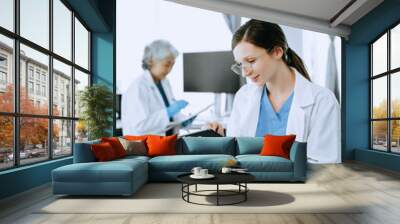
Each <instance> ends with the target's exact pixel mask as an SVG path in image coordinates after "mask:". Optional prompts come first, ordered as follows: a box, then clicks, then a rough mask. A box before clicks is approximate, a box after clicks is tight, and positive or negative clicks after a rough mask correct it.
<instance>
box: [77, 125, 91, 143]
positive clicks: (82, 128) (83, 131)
mask: <svg viewBox="0 0 400 224" xmlns="http://www.w3.org/2000/svg"><path fill="white" fill-rule="evenodd" d="M88 139H89V138H88V128H87V125H86V122H85V121H84V120H78V121H75V143H77V142H85V141H87V140H88Z"/></svg>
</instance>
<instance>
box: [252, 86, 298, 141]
mask: <svg viewBox="0 0 400 224" xmlns="http://www.w3.org/2000/svg"><path fill="white" fill-rule="evenodd" d="M292 101H293V92H292V94H291V95H290V96H289V97H288V98H287V99H286V101H285V103H284V104H283V105H282V107H281V109H280V111H278V112H275V110H274V108H273V107H272V104H271V101H269V98H268V94H267V88H264V91H263V93H262V96H261V99H260V112H259V116H258V123H257V130H256V137H264V136H265V135H267V134H270V135H286V126H287V122H288V117H289V111H290V107H291V105H292Z"/></svg>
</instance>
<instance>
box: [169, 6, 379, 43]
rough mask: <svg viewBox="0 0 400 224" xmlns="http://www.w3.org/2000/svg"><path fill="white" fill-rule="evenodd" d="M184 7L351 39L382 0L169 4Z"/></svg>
mask: <svg viewBox="0 0 400 224" xmlns="http://www.w3.org/2000/svg"><path fill="white" fill-rule="evenodd" d="M168 1H172V2H176V3H180V4H184V5H189V6H194V7H198V8H203V9H208V10H214V11H217V12H222V13H227V14H233V15H237V16H242V17H249V18H255V19H260V20H266V21H269V22H275V23H278V24H281V25H287V26H293V27H297V28H302V29H308V30H313V31H317V32H322V33H328V34H333V35H337V36H342V37H348V36H349V35H350V32H351V25H352V24H353V23H355V22H356V21H357V20H359V19H360V18H361V17H362V16H364V15H365V14H367V13H368V12H369V11H371V10H372V9H374V8H375V7H376V6H378V5H379V4H380V3H382V2H383V0H168Z"/></svg>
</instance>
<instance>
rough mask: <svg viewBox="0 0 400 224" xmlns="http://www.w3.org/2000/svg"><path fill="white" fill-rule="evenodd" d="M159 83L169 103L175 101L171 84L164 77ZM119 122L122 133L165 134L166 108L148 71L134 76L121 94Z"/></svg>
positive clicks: (166, 123)
mask: <svg viewBox="0 0 400 224" xmlns="http://www.w3.org/2000/svg"><path fill="white" fill-rule="evenodd" d="M161 85H162V87H163V89H164V92H165V95H166V96H167V99H168V102H169V104H170V105H171V104H172V103H173V102H174V101H175V99H174V96H173V94H172V90H171V85H170V84H169V81H168V80H167V79H166V78H165V79H163V80H161ZM180 116H181V115H179V114H178V115H176V116H175V117H174V120H176V119H179V117H180ZM121 122H122V130H123V134H124V135H145V134H155V135H165V128H166V127H167V125H168V124H169V123H170V121H169V118H168V113H167V108H166V107H165V104H164V101H163V98H162V96H161V93H160V91H159V90H158V88H157V86H156V84H155V83H154V80H153V78H152V76H151V74H150V72H149V71H147V70H146V71H145V72H144V73H143V74H142V75H141V76H139V77H138V78H136V79H135V80H134V81H133V82H132V84H131V85H130V86H129V88H128V90H127V91H126V92H125V93H124V94H123V95H122V102H121Z"/></svg>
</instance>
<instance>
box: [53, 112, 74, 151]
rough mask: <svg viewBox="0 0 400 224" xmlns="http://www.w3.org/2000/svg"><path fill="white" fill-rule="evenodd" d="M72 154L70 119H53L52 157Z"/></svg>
mask: <svg viewBox="0 0 400 224" xmlns="http://www.w3.org/2000/svg"><path fill="white" fill-rule="evenodd" d="M71 154H72V121H71V120H53V157H54V158H56V157H60V156H66V155H71Z"/></svg>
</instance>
